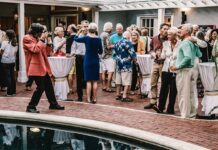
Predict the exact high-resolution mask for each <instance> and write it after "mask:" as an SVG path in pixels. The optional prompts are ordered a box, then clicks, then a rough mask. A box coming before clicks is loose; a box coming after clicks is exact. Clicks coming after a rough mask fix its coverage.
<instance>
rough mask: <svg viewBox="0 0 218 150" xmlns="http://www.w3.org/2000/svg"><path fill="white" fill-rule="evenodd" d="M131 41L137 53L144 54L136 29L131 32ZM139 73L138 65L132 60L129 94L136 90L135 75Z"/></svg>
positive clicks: (142, 43) (143, 47)
mask: <svg viewBox="0 0 218 150" xmlns="http://www.w3.org/2000/svg"><path fill="white" fill-rule="evenodd" d="M131 41H132V45H133V47H134V50H135V52H136V53H137V54H140V55H143V54H145V44H144V42H143V41H142V40H141V39H140V35H139V33H138V32H137V31H136V30H133V31H132V32H131ZM138 73H139V66H138V65H137V64H136V63H135V62H134V63H133V67H132V84H131V92H130V94H131V95H134V94H135V93H134V91H135V90H136V84H137V77H138Z"/></svg>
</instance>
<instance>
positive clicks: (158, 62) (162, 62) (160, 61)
mask: <svg viewBox="0 0 218 150" xmlns="http://www.w3.org/2000/svg"><path fill="white" fill-rule="evenodd" d="M154 62H155V63H157V64H164V60H154Z"/></svg>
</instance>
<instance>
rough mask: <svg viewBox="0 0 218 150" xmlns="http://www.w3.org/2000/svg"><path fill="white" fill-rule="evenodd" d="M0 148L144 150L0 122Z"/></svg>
mask: <svg viewBox="0 0 218 150" xmlns="http://www.w3.org/2000/svg"><path fill="white" fill-rule="evenodd" d="M0 150H142V149H139V148H136V147H134V146H131V145H126V144H123V143H120V142H116V141H112V140H107V139H102V138H96V137H91V136H87V135H82V134H77V133H72V132H66V131H60V130H50V129H45V128H35V127H27V126H17V125H14V124H0Z"/></svg>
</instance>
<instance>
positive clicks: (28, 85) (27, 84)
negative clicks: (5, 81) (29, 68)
mask: <svg viewBox="0 0 218 150" xmlns="http://www.w3.org/2000/svg"><path fill="white" fill-rule="evenodd" d="M32 84H33V78H32V77H31V76H30V77H28V80H27V82H26V87H31V86H32Z"/></svg>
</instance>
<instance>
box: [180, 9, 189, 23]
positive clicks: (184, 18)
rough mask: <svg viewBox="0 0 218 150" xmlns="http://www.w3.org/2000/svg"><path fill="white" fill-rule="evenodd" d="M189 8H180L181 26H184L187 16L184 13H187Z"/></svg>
mask: <svg viewBox="0 0 218 150" xmlns="http://www.w3.org/2000/svg"><path fill="white" fill-rule="evenodd" d="M189 10H190V8H187V7H184V8H181V14H182V22H181V23H182V24H184V23H185V22H186V21H187V15H186V12H187V11H189Z"/></svg>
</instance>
